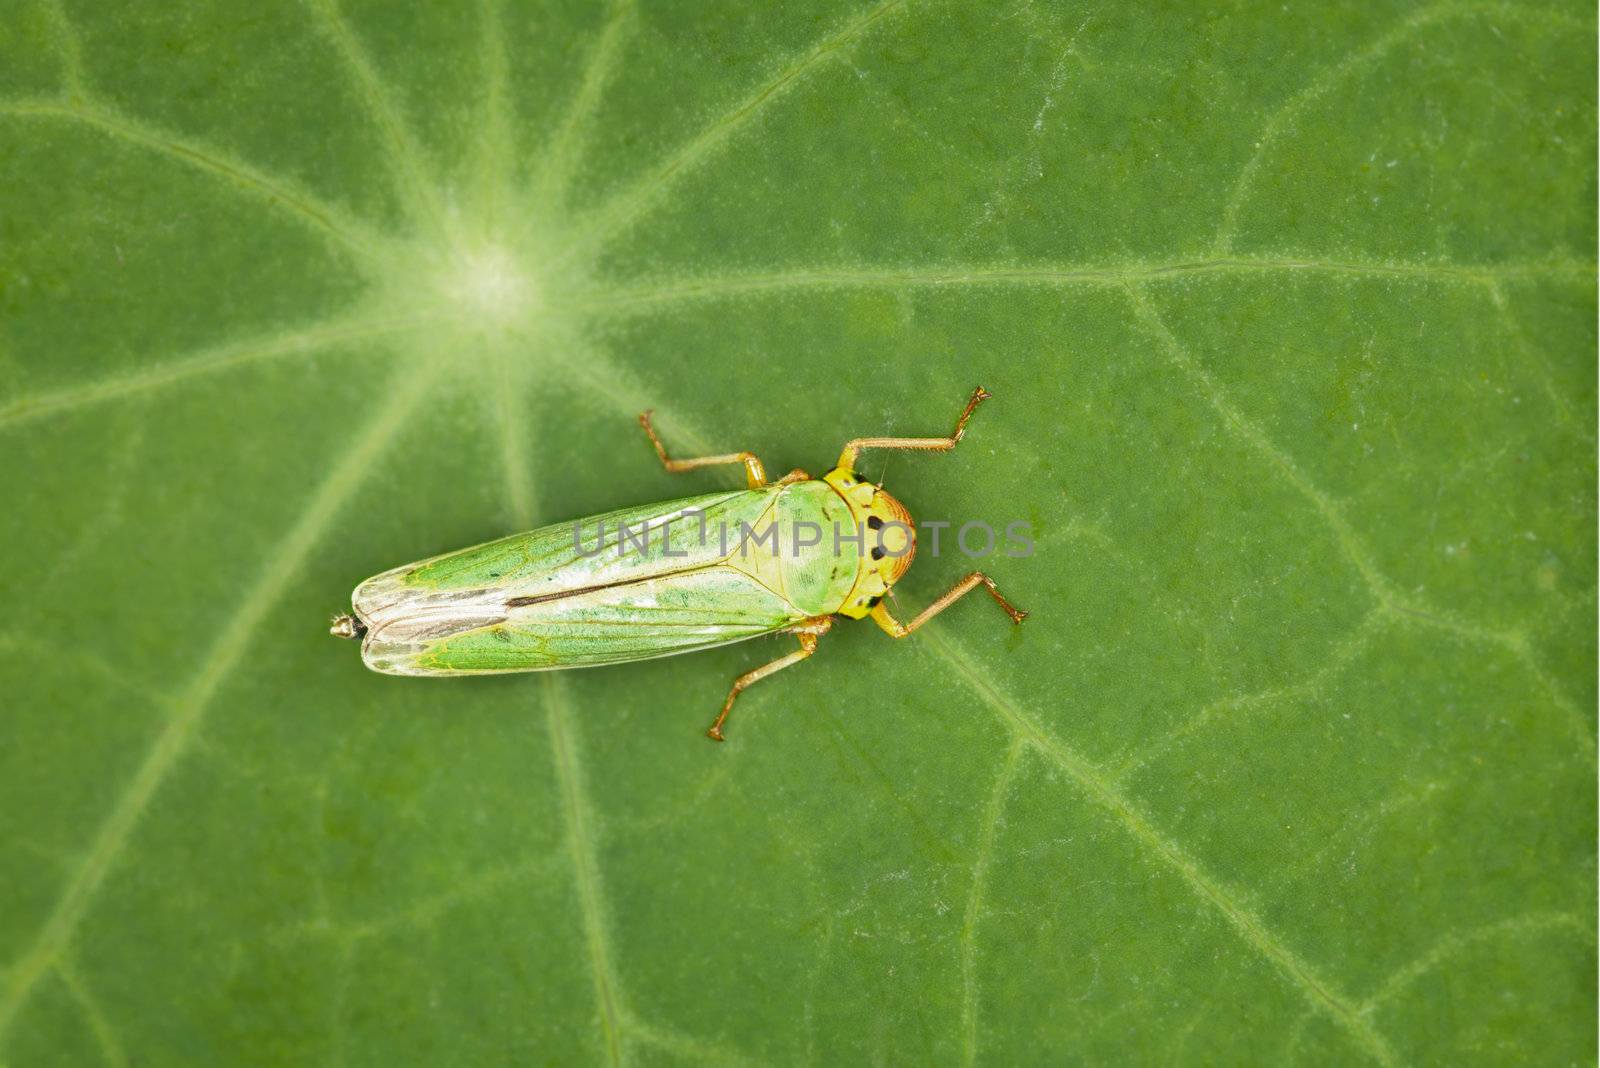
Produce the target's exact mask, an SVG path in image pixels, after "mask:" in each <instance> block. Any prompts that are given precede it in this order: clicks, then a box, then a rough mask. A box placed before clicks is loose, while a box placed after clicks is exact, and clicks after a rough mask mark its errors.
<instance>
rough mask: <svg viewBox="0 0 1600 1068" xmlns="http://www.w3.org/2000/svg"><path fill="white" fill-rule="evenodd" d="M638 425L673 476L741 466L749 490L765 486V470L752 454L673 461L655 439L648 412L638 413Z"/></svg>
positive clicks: (729, 454) (743, 453)
mask: <svg viewBox="0 0 1600 1068" xmlns="http://www.w3.org/2000/svg"><path fill="white" fill-rule="evenodd" d="M639 425H640V426H642V427H644V432H645V433H646V434H648V435H650V444H651V445H654V446H655V450H656V455H657V456H659V457H661V463H662V466H664V467H665V468H666V469H667V470H668V471H671V472H673V473H674V474H677V473H680V472H683V471H693V470H694V469H695V468H697V467H716V466H718V465H721V464H743V465H744V472H745V477H746V478H747V479H748V480H749V483H750V488H751V489H760V488H761V487H762V486H765V485H766V484H767V470H766V468H764V467H762V466H761V461H760V460H758V459H757V458H756V455H755V453H753V452H725V453H722V454H721V455H718V456H696V457H693V458H692V459H688V460H674V459H672V457H670V456H668V455H667V448H666V446H665V445H663V444H661V439H660V438H658V437H656V428H655V427H653V426H651V425H650V411H648V410H647V411H644V412H642V413H640V415H639Z"/></svg>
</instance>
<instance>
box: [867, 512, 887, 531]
mask: <svg viewBox="0 0 1600 1068" xmlns="http://www.w3.org/2000/svg"><path fill="white" fill-rule="evenodd" d="M867 526H869V527H871V528H872V529H873V530H878V529H880V528H882V526H883V520H881V519H879V518H878V517H877V516H875V515H869V516H867Z"/></svg>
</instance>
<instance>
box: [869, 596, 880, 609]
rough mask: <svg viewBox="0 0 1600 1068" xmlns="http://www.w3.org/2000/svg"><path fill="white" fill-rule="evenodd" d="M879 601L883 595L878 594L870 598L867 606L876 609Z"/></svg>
mask: <svg viewBox="0 0 1600 1068" xmlns="http://www.w3.org/2000/svg"><path fill="white" fill-rule="evenodd" d="M881 600H883V594H881V593H880V594H878V596H876V597H874V598H872V599H871V600H870V601H868V602H867V604H868V605H870V606H871V607H873V608H876V607H878V602H879V601H881Z"/></svg>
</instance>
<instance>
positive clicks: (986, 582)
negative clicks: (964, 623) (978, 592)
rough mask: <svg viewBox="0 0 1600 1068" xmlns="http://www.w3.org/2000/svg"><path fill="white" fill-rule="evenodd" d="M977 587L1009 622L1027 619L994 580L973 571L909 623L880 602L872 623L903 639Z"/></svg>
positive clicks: (875, 609)
mask: <svg viewBox="0 0 1600 1068" xmlns="http://www.w3.org/2000/svg"><path fill="white" fill-rule="evenodd" d="M979 586H983V587H984V588H985V589H987V590H988V591H989V596H990V597H993V598H994V599H995V602H996V603H997V604H999V605H1000V607H1001V608H1004V609H1005V610H1006V615H1008V616H1010V617H1011V622H1013V623H1021V622H1022V621H1023V620H1024V619H1027V618H1028V613H1026V612H1024V611H1022V610H1021V609H1019V608H1014V607H1012V605H1011V602H1010V601H1007V600H1006V599H1005V598H1004V597H1002V596H1000V591H999V590H998V589H996V588H995V584H994V579H992V578H990V577H989V576H988V575H985V574H984V573H983V572H982V571H974V572H973V573H972V574H970V575H968V576H967V577H966V578H964V579H962V580H961V581H960V582H958V583H956V584H955V585H954V586H952V587H950V590H949V592H947V593H946V594H945V595H944V596H943V597H940V598H939V599H938V600H937V601H934V602H933V603H932V604H930V605H929V606H928V607H926V608H924V609H923V610H922V611H921V612H919V613H917V616H916V618H915V619H913V620H912V621H911V622H910V623H901V622H900V621H899V620H898V619H896V618H894V616H892V615H890V614H889V606H888V605H886V604H883V603H882V602H880V603H879V604H878V606H877V607H876V608H874V609H873V610H872V621H873V622H874V623H876V624H877V625H878V626H880V627H882V628H883V629H884V630H885V631H887V632H888V633H889V635H890V636H891V637H894V638H904V637H905V636H906V635H908V634H910V633H911V632H913V631H915V630H916V629H917V628H918V627H920V626H922V625H923V624H924V623H926V622H927V621H928V620H930V619H932V618H933V617H934V616H936V615H938V614H939V613H940V612H943V611H944V610H945V609H946V608H949V607H950V606H951V605H953V604H955V603H956V601H958V600H960V599H961V598H962V597H963V596H965V595H966V594H969V593H971V592H972V591H973V590H975V589H977V588H978V587H979Z"/></svg>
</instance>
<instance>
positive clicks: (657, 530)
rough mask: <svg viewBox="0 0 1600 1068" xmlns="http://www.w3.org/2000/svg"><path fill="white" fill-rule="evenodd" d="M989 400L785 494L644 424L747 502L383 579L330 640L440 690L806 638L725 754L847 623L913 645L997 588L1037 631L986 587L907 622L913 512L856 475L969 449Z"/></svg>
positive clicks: (676, 504)
mask: <svg viewBox="0 0 1600 1068" xmlns="http://www.w3.org/2000/svg"><path fill="white" fill-rule="evenodd" d="M988 397H989V393H987V392H986V391H985V390H984V389H983V388H982V387H979V388H978V389H975V390H973V392H972V396H971V398H970V399H969V400H968V401H967V406H966V407H965V408H964V409H962V412H961V416H960V418H959V419H957V420H956V427H955V430H954V431H952V432H951V434H950V436H949V437H943V438H856V439H855V440H853V441H850V442H848V443H846V445H845V447H844V451H843V452H842V453H841V454H840V456H839V462H838V464H837V465H836V466H835V467H834V469H833V470H831V471H829V472H828V473H827V474H826V475H824V476H823V477H822V478H812V477H811V476H810V475H808V474H807V473H806V472H804V471H802V470H799V469H796V470H794V471H791V472H789V473H788V474H787V475H784V476H783V477H782V478H780V479H778V480H777V481H776V482H768V481H767V475H766V470H765V468H763V467H762V465H761V461H760V460H759V459H757V458H756V457H755V456H754V455H753V454H752V453H749V452H737V453H727V454H724V455H720V456H700V457H695V458H694V459H688V460H675V459H673V458H671V457H670V456H668V455H667V450H666V448H665V446H663V445H662V444H661V439H660V438H658V437H657V436H656V432H655V428H654V427H653V426H652V425H651V422H650V413H649V412H648V411H647V412H645V413H644V414H643V415H641V416H640V417H639V422H640V425H641V426H643V427H644V431H645V433H646V434H647V435H648V436H649V438H650V443H651V444H652V445H653V446H654V447H655V450H656V455H658V456H659V457H660V458H661V462H662V463H663V464H664V465H665V466H666V468H667V470H669V471H674V472H681V471H690V470H693V469H695V468H699V467H710V466H713V465H718V464H739V465H742V466H743V467H744V469H745V475H746V480H747V483H748V486H747V488H746V489H743V490H732V491H727V492H723V493H709V494H703V495H701V496H697V497H686V498H683V499H681V500H675V501H666V502H663V503H659V504H649V505H643V506H641V507H637V508H625V509H622V510H620V511H616V512H610V513H607V514H605V515H601V516H590V517H588V518H586V519H582V520H579V521H578V522H577V523H575V524H573V523H561V524H556V525H554V526H548V527H542V528H540V529H538V530H534V531H530V532H528V533H526V534H514V535H512V536H511V537H508V538H501V539H500V540H499V541H492V542H489V543H487V544H485V545H478V546H474V547H473V548H470V549H462V550H460V551H459V552H453V553H447V554H445V555H443V556H436V557H433V558H432V559H429V560H423V561H421V562H419V563H415V564H407V565H405V566H404V567H397V568H395V569H393V570H391V571H385V572H384V573H383V574H381V575H377V576H374V577H373V578H370V579H367V580H366V581H365V582H363V583H361V585H359V586H357V587H356V589H355V592H354V593H353V594H352V595H351V605H352V613H351V614H349V615H340V616H336V617H335V618H334V621H333V626H332V628H331V630H332V633H333V634H335V635H337V636H339V637H341V638H360V639H361V656H362V659H363V661H365V663H366V665H367V666H368V667H370V668H372V669H373V670H374V671H381V672H384V673H387V674H392V675H428V676H438V675H486V674H497V673H502V672H512V671H551V670H555V669H558V668H576V667H594V666H598V665H601V664H616V663H623V662H626V661H630V660H646V659H650V658H652V657H658V656H672V655H675V654H677V653H688V652H693V651H695V650H699V649H709V648H711V647H713V646H718V645H726V644H729V643H730V642H737V641H744V640H745V639H747V638H754V637H758V636H760V635H763V634H778V633H786V634H793V635H794V636H795V637H796V639H797V640H798V641H799V645H800V647H799V648H798V649H796V650H795V651H793V652H791V653H789V654H788V655H786V656H781V657H779V658H778V659H776V660H773V661H772V662H770V663H768V664H764V665H762V666H761V667H758V668H756V669H755V670H754V671H750V672H747V673H746V674H743V675H741V676H739V677H738V678H737V679H735V680H734V683H733V688H732V690H730V691H729V693H728V699H727V701H726V702H724V703H723V706H722V711H721V713H720V714H719V715H718V716H717V719H716V722H715V723H713V724H712V725H711V729H710V730H709V731H708V732H707V733H708V734H709V735H710V736H711V737H712V738H714V739H716V740H717V741H721V740H722V737H723V735H722V725H723V723H724V721H726V720H727V718H728V712H729V710H731V709H732V708H733V702H734V699H735V698H737V697H738V696H739V693H740V691H741V690H744V689H746V688H747V687H749V686H751V685H752V684H754V683H756V682H758V681H760V680H761V679H764V678H766V677H767V676H768V675H771V674H773V673H775V672H778V671H782V670H783V669H784V668H786V667H789V666H791V665H793V664H797V663H799V662H800V661H802V660H804V659H806V658H807V657H809V656H810V655H811V654H812V653H814V652H815V651H816V648H817V639H818V638H820V637H821V636H822V635H824V634H826V633H827V632H828V630H829V629H830V628H831V627H832V626H833V619H834V617H835V616H843V617H845V618H848V619H863V618H867V617H871V619H872V620H873V622H875V623H877V624H878V626H880V627H882V628H883V629H884V630H885V631H886V632H888V633H889V634H890V635H892V636H893V637H896V638H904V637H905V636H907V635H908V634H911V633H913V632H914V631H915V630H916V629H917V628H918V627H920V626H922V625H923V624H924V623H926V622H927V621H928V620H929V619H932V618H933V617H934V616H936V615H938V614H939V613H940V612H942V611H943V610H944V609H946V608H948V607H949V606H950V605H951V604H952V603H953V602H954V601H956V599H958V598H959V597H961V596H962V595H964V594H966V593H969V592H971V591H972V590H974V589H977V588H978V587H979V586H982V587H984V588H985V589H987V590H988V591H989V594H990V596H992V597H993V598H994V599H995V601H996V602H998V603H999V605H1000V607H1001V608H1003V609H1005V611H1006V614H1007V615H1009V616H1010V617H1011V619H1012V621H1013V622H1016V623H1021V622H1022V620H1023V619H1024V618H1025V616H1026V613H1024V612H1021V611H1019V610H1017V609H1016V608H1014V607H1012V606H1011V604H1010V603H1008V602H1007V601H1006V599H1005V598H1004V597H1002V596H1001V595H1000V591H999V590H998V589H996V588H995V584H994V582H993V580H991V579H990V578H989V577H988V576H987V575H985V574H984V573H983V572H981V571H974V572H972V573H970V574H968V575H967V576H966V577H965V578H963V579H962V580H961V581H960V582H958V583H956V584H955V585H954V586H953V587H951V589H950V590H949V591H948V592H946V593H945V594H944V595H943V596H942V597H940V598H938V599H937V600H935V601H934V602H933V604H931V605H929V606H928V607H927V608H925V609H923V610H922V612H921V613H919V614H918V615H917V616H916V617H915V618H913V619H912V620H911V621H910V622H909V623H901V622H900V621H899V620H897V619H895V617H894V616H893V615H891V614H890V612H889V608H888V606H887V605H885V604H884V603H883V599H884V596H885V595H886V594H887V593H888V592H889V590H890V588H891V587H892V586H893V585H894V584H895V583H896V582H897V581H899V579H900V577H901V576H902V575H904V574H905V572H906V569H907V568H909V567H910V566H911V560H912V557H913V556H914V555H915V553H916V530H915V527H914V525H913V523H912V519H911V515H910V513H909V512H907V511H906V508H905V506H904V505H902V504H901V503H900V502H899V501H897V500H896V499H895V498H893V497H891V496H890V495H889V494H888V493H886V492H884V490H883V487H882V486H879V485H876V484H874V483H872V482H869V481H867V480H865V479H862V478H861V477H860V476H859V475H857V474H856V471H855V466H856V459H857V457H858V456H859V455H860V453H861V452H862V450H864V449H910V450H918V451H924V452H942V451H946V450H949V449H953V448H955V447H956V444H957V443H958V442H959V441H960V440H961V436H962V434H963V433H965V431H966V426H967V420H968V419H969V418H970V417H971V415H972V412H973V409H975V408H976V407H977V406H978V404H979V403H980V402H982V401H984V400H987V399H988ZM712 531H714V532H715V533H708V532H712ZM590 532H593V537H594V544H593V545H592V546H591V545H590V544H588V540H587V539H588V537H589V536H590ZM783 550H786V551H783Z"/></svg>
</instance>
